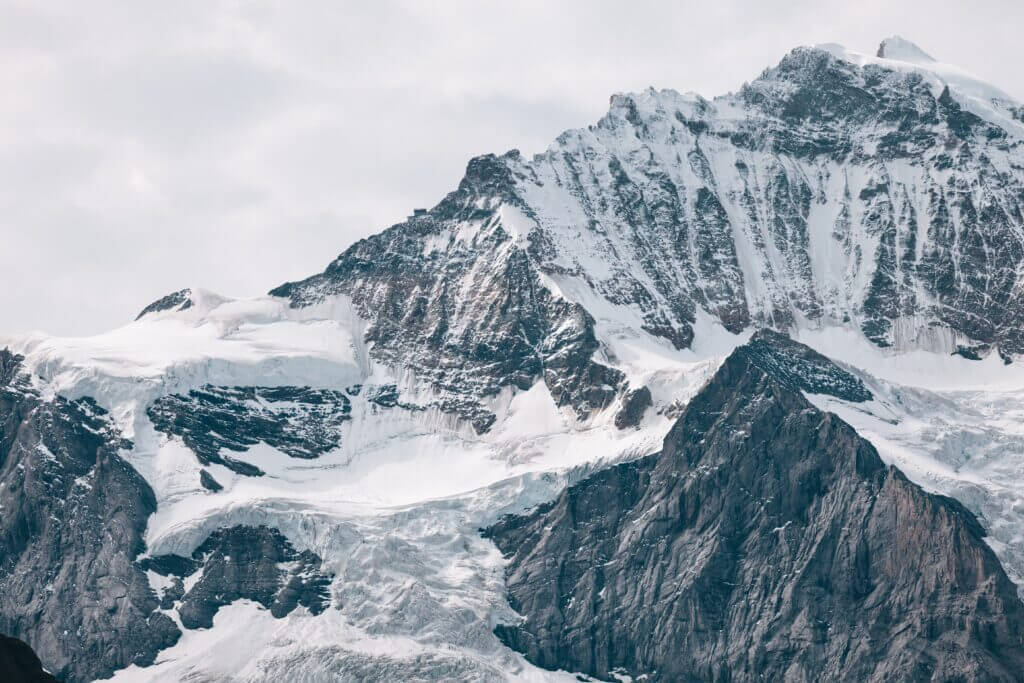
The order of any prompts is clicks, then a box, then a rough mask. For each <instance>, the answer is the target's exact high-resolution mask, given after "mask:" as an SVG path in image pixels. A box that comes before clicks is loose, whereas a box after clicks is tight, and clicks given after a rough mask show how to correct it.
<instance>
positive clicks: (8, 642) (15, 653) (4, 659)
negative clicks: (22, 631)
mask: <svg viewBox="0 0 1024 683" xmlns="http://www.w3.org/2000/svg"><path fill="white" fill-rule="evenodd" d="M0 681H5V682H6V683H57V679H56V678H54V677H53V676H51V675H50V674H48V673H46V672H45V671H43V665H42V663H41V662H40V661H39V657H37V656H36V653H35V652H33V651H32V648H30V647H29V646H28V644H27V643H24V642H22V641H20V640H18V639H17V638H9V637H7V636H5V635H2V634H0Z"/></svg>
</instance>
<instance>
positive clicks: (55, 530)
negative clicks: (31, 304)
mask: <svg viewBox="0 0 1024 683" xmlns="http://www.w3.org/2000/svg"><path fill="white" fill-rule="evenodd" d="M20 360H21V359H20V358H19V357H17V356H14V355H12V354H10V353H9V352H7V351H6V350H2V351H0V632H3V633H8V634H11V635H13V636H16V637H18V638H20V639H22V640H24V641H26V642H27V643H29V644H30V645H31V646H32V648H33V649H34V650H35V651H36V653H38V655H39V657H40V659H42V661H43V662H44V665H45V666H46V668H47V669H48V670H50V671H52V672H53V673H54V674H55V675H56V676H57V677H58V678H60V679H61V680H65V681H87V680H93V679H95V678H101V677H104V676H107V675H109V674H110V673H112V672H113V671H114V670H115V669H119V668H122V667H125V666H128V665H129V664H139V665H146V664H149V663H151V662H152V661H153V658H154V656H155V654H156V652H157V651H159V650H160V649H163V648H165V647H169V646H170V645H173V644H174V643H175V642H176V641H177V640H178V637H179V635H180V633H179V630H178V627H177V626H175V624H174V622H173V621H172V620H171V619H170V618H169V617H168V616H167V615H165V614H162V613H160V612H156V611H155V610H156V609H157V607H158V604H157V598H156V596H155V595H154V594H153V591H152V590H151V588H150V586H149V582H148V580H147V578H146V575H145V573H144V572H143V571H142V570H141V569H140V568H139V567H138V566H137V565H135V564H134V562H133V560H134V558H135V557H136V556H137V555H138V554H139V553H141V552H142V550H143V549H144V545H143V534H144V532H145V529H146V520H147V519H148V517H149V515H150V514H152V513H153V511H154V510H155V509H156V501H155V499H154V496H153V491H152V490H151V489H150V487H149V485H148V484H147V483H146V482H145V480H143V479H142V477H141V476H139V474H138V473H137V472H136V471H135V470H134V469H133V468H132V467H131V466H130V465H129V464H128V463H127V462H125V461H124V459H122V458H121V456H120V455H119V453H118V452H119V449H122V448H129V447H130V446H131V444H130V443H129V442H127V441H125V440H124V439H123V438H121V437H120V435H119V433H118V432H117V430H116V429H115V428H114V427H113V425H112V424H111V422H110V420H109V418H108V416H107V414H106V413H105V412H104V411H103V410H102V409H101V408H100V407H99V406H98V405H96V403H95V402H93V401H92V400H90V399H80V400H75V401H69V400H67V399H64V398H60V397H58V398H56V399H53V400H43V399H42V398H41V397H40V396H38V395H37V394H36V393H35V392H34V391H33V390H32V389H31V388H30V385H29V383H28V382H27V380H26V378H25V376H24V375H23V374H21V373H20V372H19V366H20Z"/></svg>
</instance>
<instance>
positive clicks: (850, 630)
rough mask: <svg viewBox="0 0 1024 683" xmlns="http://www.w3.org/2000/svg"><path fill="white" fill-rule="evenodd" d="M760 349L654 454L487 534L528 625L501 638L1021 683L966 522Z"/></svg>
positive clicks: (1007, 585) (705, 672) (1023, 618)
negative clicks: (815, 401) (501, 555)
mask: <svg viewBox="0 0 1024 683" xmlns="http://www.w3.org/2000/svg"><path fill="white" fill-rule="evenodd" d="M766 341H768V342H769V344H770V337H769V338H768V339H765V338H764V337H762V338H760V339H758V340H757V342H758V346H761V347H766V346H767V345H766V344H765V342H766ZM767 348H771V347H770V346H767ZM768 358H771V354H769V355H768ZM765 359H766V356H765V354H764V353H763V349H757V348H754V347H752V345H747V346H742V347H740V348H738V349H737V350H735V351H733V353H732V354H730V356H729V357H728V358H727V359H726V360H725V362H724V363H723V364H722V366H721V368H720V369H719V370H718V372H717V373H716V374H715V376H714V377H713V378H712V379H711V381H710V382H709V383H708V384H707V385H706V386H705V387H704V388H703V389H702V390H701V392H700V393H699V394H698V395H697V396H695V397H694V398H693V400H692V401H691V402H690V403H689V405H688V406H687V408H686V412H685V413H684V414H683V415H682V417H680V418H679V420H678V421H677V422H676V424H675V425H674V426H673V427H672V429H671V430H670V431H669V433H668V435H667V436H666V437H665V442H664V445H663V447H662V450H661V452H660V453H658V454H657V455H653V456H649V457H647V458H642V459H639V460H633V461H631V462H628V463H624V464H621V465H617V466H615V467H613V468H610V469H606V470H602V471H601V472H599V473H597V474H595V475H594V476H592V477H590V478H588V479H586V480H584V481H582V482H580V483H578V484H575V485H573V486H570V487H569V488H568V489H566V490H565V491H563V492H562V493H561V494H560V495H559V497H558V498H557V499H556V500H554V501H553V502H551V503H548V504H545V505H543V506H541V507H540V508H538V509H537V510H536V511H534V512H533V513H531V514H530V515H528V516H519V517H516V516H512V517H509V518H507V519H505V520H503V521H501V522H499V523H498V524H497V525H495V526H493V527H491V528H490V529H488V531H487V534H488V536H489V537H491V538H493V539H494V540H495V542H496V543H497V545H498V547H499V548H500V549H501V550H502V551H503V552H505V553H507V554H508V555H510V556H511V562H510V564H509V566H508V569H507V574H508V586H509V600H510V602H511V603H512V606H513V607H514V608H515V609H516V611H517V612H520V613H522V614H523V616H524V617H525V621H524V622H523V623H522V624H520V625H515V626H511V627H509V626H501V627H499V631H498V633H499V635H500V636H501V637H502V639H503V640H504V641H505V642H507V643H509V644H510V645H511V646H512V647H514V648H516V649H518V650H521V651H522V652H524V653H526V655H527V657H528V658H529V659H530V660H531V661H533V662H535V663H537V664H539V665H541V666H544V667H545V668H550V669H564V670H567V671H582V672H585V673H587V674H591V675H594V676H598V677H600V678H603V679H610V678H611V677H612V676H613V675H614V674H616V673H618V674H625V675H628V676H632V677H633V678H634V679H640V678H641V677H644V678H642V680H651V681H656V680H668V681H691V680H692V681H747V680H750V681H754V680H801V681H848V680H858V681H869V680H870V681H909V680H985V681H1014V680H1019V677H1020V675H1021V671H1024V604H1022V603H1021V601H1020V598H1019V597H1018V595H1017V590H1016V588H1015V587H1014V585H1013V584H1012V583H1011V582H1010V580H1009V579H1008V578H1007V577H1006V574H1005V573H1004V572H1003V570H1002V567H1001V566H1000V565H999V562H998V560H997V559H996V557H995V554H994V553H993V552H992V550H991V549H990V548H989V547H988V546H987V545H985V543H984V541H983V537H984V535H985V532H984V530H983V529H982V527H981V525H980V524H979V523H978V521H977V519H976V518H975V517H974V516H973V515H972V514H971V513H970V512H969V511H967V510H966V509H965V508H964V507H963V506H962V505H961V504H959V503H957V502H956V501H954V500H952V499H950V498H945V497H942V496H936V495H933V494H928V493H925V492H924V491H922V490H921V488H920V487H919V486H917V485H915V484H912V483H911V482H909V481H908V480H907V478H906V477H905V476H904V475H903V473H902V472H900V471H899V470H898V469H897V468H895V467H891V466H890V467H886V466H885V465H884V464H883V463H882V461H881V459H880V458H879V457H878V454H877V453H876V451H875V449H874V448H873V447H872V446H871V444H870V443H868V442H867V441H865V440H864V439H862V438H860V437H859V436H858V435H857V434H856V432H855V431H854V430H853V428H852V427H850V426H849V425H848V424H846V423H844V422H842V421H841V420H840V419H838V418H837V417H835V416H834V415H831V414H829V413H824V412H822V411H820V410H818V409H816V408H815V407H814V406H813V405H811V404H810V403H809V402H808V401H807V400H806V399H805V398H804V397H803V396H802V395H801V393H800V391H799V389H796V388H795V387H793V386H792V384H791V383H790V382H789V381H788V378H787V377H786V376H785V375H780V373H779V367H778V364H776V363H772V362H765ZM836 370H838V368H837V369H836Z"/></svg>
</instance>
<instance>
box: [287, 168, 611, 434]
mask: <svg viewBox="0 0 1024 683" xmlns="http://www.w3.org/2000/svg"><path fill="white" fill-rule="evenodd" d="M513 158H518V153H510V155H507V156H506V157H503V158H500V159H499V158H496V157H493V156H487V157H480V158H477V159H474V160H473V161H471V162H470V164H469V167H468V169H467V171H466V177H465V178H464V179H463V181H462V183H461V184H460V186H459V189H458V190H457V191H455V192H453V193H452V194H450V195H449V196H448V197H447V198H445V200H444V201H442V202H441V203H440V204H438V206H436V207H435V208H434V209H433V210H431V211H430V212H429V213H427V214H425V215H422V216H419V217H415V218H412V219H410V220H409V221H408V222H407V223H405V224H401V225H396V226H394V227H392V228H391V229H389V230H386V231H384V232H383V233H381V234H379V235H375V236H374V237H370V238H368V239H365V240H361V241H360V242H358V243H356V244H355V245H353V246H352V247H351V248H350V249H349V250H348V251H346V252H345V253H344V254H342V255H341V256H339V257H338V258H337V260H335V261H334V262H333V263H332V264H331V265H330V266H328V268H327V270H326V271H325V272H324V273H322V274H320V275H316V276H314V277H312V278H309V279H307V280H304V281H302V282H298V283H289V284H286V285H282V286H281V287H278V288H276V289H274V290H273V291H272V292H271V294H274V295H278V296H286V297H289V298H290V299H291V301H292V305H293V306H307V305H310V304H313V303H317V302H319V301H322V300H323V299H324V298H325V297H327V296H331V295H335V294H347V295H349V296H350V297H352V300H353V302H354V304H355V306H356V308H357V310H358V311H359V313H360V315H361V316H363V317H364V318H366V319H368V320H370V321H372V324H371V326H370V327H369V329H368V330H367V333H366V340H367V341H368V342H372V343H373V345H374V346H373V350H374V353H375V355H376V356H377V357H378V358H379V359H380V360H381V361H382V362H386V363H392V364H395V365H401V366H404V367H408V368H409V369H411V370H413V371H415V372H416V373H417V375H418V376H419V377H421V378H422V379H424V380H426V381H427V382H429V383H430V384H431V385H432V386H433V388H434V389H435V390H436V391H437V392H438V393H439V394H440V395H441V396H442V400H441V406H440V407H441V408H442V409H444V410H446V411H448V412H453V413H456V414H458V415H460V416H462V417H464V418H465V419H467V420H469V421H470V422H471V423H472V424H473V426H474V427H475V428H476V430H477V431H478V432H484V431H486V430H488V429H489V428H490V427H491V425H492V424H493V422H494V419H495V417H494V415H493V413H491V412H490V411H489V410H487V409H486V408H484V407H483V406H482V405H481V400H482V399H484V398H486V397H489V396H494V395H496V394H497V393H498V392H499V391H500V390H501V389H502V388H503V387H508V386H514V387H518V388H520V389H527V388H529V387H530V386H532V385H533V383H534V382H536V381H537V380H538V379H541V378H543V379H544V381H545V382H547V385H548V387H549V388H550V389H551V392H552V395H553V396H554V398H555V401H556V402H557V403H558V404H559V405H568V406H572V407H573V408H574V409H575V410H576V411H577V412H578V413H579V415H580V416H581V417H584V416H586V415H588V414H590V412H591V411H593V410H594V409H600V408H604V407H605V406H607V405H609V404H610V403H611V402H612V400H613V399H614V398H615V393H616V388H617V387H618V385H619V384H620V382H621V380H622V377H621V374H620V373H619V372H618V371H617V370H613V369H612V368H609V367H607V366H605V365H603V364H600V363H598V362H596V361H595V360H594V359H593V356H594V353H595V351H597V349H598V343H597V339H596V336H595V334H594V321H593V319H592V318H591V316H590V315H589V314H588V313H587V312H586V311H585V310H584V309H583V307H582V306H580V305H578V304H575V303H571V302H569V301H567V300H565V299H564V298H562V297H559V296H557V295H556V294H555V293H553V292H552V291H551V289H550V288H549V287H548V286H547V285H546V284H545V282H544V280H543V278H542V274H541V273H540V272H539V271H538V269H537V267H536V264H535V262H534V259H533V258H532V257H531V256H530V254H529V253H528V252H529V250H530V249H531V247H532V245H531V243H529V242H528V241H527V240H525V239H524V237H523V235H521V234H519V233H520V231H524V230H526V231H528V230H529V226H530V224H531V219H530V218H528V217H527V216H526V215H525V214H524V213H523V211H524V207H523V204H522V202H521V200H519V199H518V198H517V197H516V195H515V185H514V179H513V176H512V174H511V171H510V170H509V165H508V164H509V163H510V162H509V160H510V159H513Z"/></svg>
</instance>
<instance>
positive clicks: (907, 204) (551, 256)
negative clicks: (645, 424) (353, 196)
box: [271, 39, 1024, 431]
mask: <svg viewBox="0 0 1024 683" xmlns="http://www.w3.org/2000/svg"><path fill="white" fill-rule="evenodd" d="M880 54H883V55H885V56H886V57H888V56H889V55H902V56H901V57H898V58H900V59H904V58H906V59H909V60H910V61H911V62H913V63H914V64H915V65H918V66H921V68H927V66H928V63H930V62H931V61H933V60H931V58H930V57H928V56H927V55H926V54H924V53H923V52H921V51H920V50H919V49H918V48H916V46H913V45H912V44H910V43H907V42H906V41H902V40H900V39H890V40H889V41H886V43H884V44H883V46H882V47H881V48H880ZM854 61H855V60H852V59H850V58H848V56H846V55H844V54H843V53H839V52H837V51H835V50H830V49H827V48H798V49H796V50H794V51H792V52H791V53H790V54H789V55H787V56H786V57H785V58H784V59H783V60H782V61H781V62H780V63H779V64H778V66H776V67H774V68H771V69H768V70H766V71H765V72H764V73H762V74H761V75H760V77H758V78H757V79H755V80H754V81H752V82H751V83H750V84H749V85H747V86H745V87H744V88H743V89H742V90H741V91H740V92H738V93H735V94H731V95H726V96H723V97H719V98H716V99H715V100H705V99H703V98H701V97H698V96H691V95H680V94H679V93H676V92H674V91H668V90H665V91H660V92H656V91H654V90H648V91H646V92H643V93H639V94H634V95H616V96H614V97H613V98H612V101H611V108H610V111H609V112H608V114H607V115H606V116H605V117H604V118H602V119H601V120H600V121H599V122H598V123H597V125H595V126H591V127H589V128H587V129H581V130H572V131H568V132H566V133H564V134H563V135H562V136H560V137H559V138H558V140H557V141H556V142H555V144H553V145H552V146H551V147H550V148H549V149H548V150H547V151H546V152H545V153H544V154H541V155H537V156H535V157H534V158H532V159H525V158H523V157H522V156H520V154H519V153H518V152H515V151H513V152H510V153H508V154H505V155H503V156H483V157H478V158H476V159H474V160H472V161H471V162H470V163H469V166H468V168H467V171H466V176H465V178H464V179H463V181H462V183H461V184H460V186H459V188H458V190H457V191H455V192H453V193H452V194H450V195H449V196H448V197H447V198H445V199H444V200H443V201H442V202H441V203H440V204H438V205H437V206H436V207H434V208H433V209H431V210H430V211H429V212H426V213H425V214H422V215H418V216H415V217H413V218H411V219H409V220H408V221H407V222H405V223H402V224H399V225H395V226H393V227H392V228H391V229H389V230H387V231H385V232H383V233H381V234H379V235H376V236H374V237H370V238H368V239H366V240H362V241H360V242H359V243H357V244H355V245H354V246H352V247H351V248H350V249H348V250H347V251H346V252H345V253H343V254H342V255H341V256H339V257H338V258H337V259H336V260H335V261H334V262H333V263H332V264H331V265H330V266H329V267H328V268H327V269H326V270H325V271H324V272H323V273H322V274H320V275H316V276H314V277H312V278H309V279H307V280H305V281H302V282H297V283H289V284H286V285H282V286H281V287H278V288H277V289H275V290H273V291H272V292H271V293H272V294H276V295H280V296H286V297H289V298H290V299H291V303H292V305H293V306H296V307H304V306H309V305H311V304H314V303H317V302H320V301H322V300H324V298H325V297H327V296H330V295H333V294H339V293H343V294H347V295H348V296H350V297H351V298H352V301H353V302H354V305H355V307H356V309H357V310H358V312H359V314H360V315H361V316H363V317H364V318H366V319H367V320H369V321H370V326H369V329H368V331H367V335H366V336H367V340H368V341H371V342H373V347H372V348H373V353H374V355H375V356H376V357H377V358H378V359H380V360H381V361H383V362H386V363H393V364H396V365H400V366H403V367H406V368H409V369H411V370H413V371H415V372H416V373H417V375H418V376H421V377H423V378H426V379H427V380H428V381H429V382H430V383H431V384H432V385H433V386H434V387H435V388H436V389H437V390H438V391H439V392H440V393H441V394H442V395H443V396H445V397H446V399H445V401H444V404H445V406H444V407H445V408H446V409H448V410H450V411H453V412H456V413H458V414H460V415H462V416H463V417H466V418H467V419H470V420H472V422H473V424H474V425H475V426H476V428H477V430H478V431H484V430H486V429H488V428H489V426H490V425H491V423H492V422H493V419H494V418H493V415H491V414H490V413H489V411H487V409H485V408H483V407H482V406H481V405H480V399H482V398H485V397H488V396H492V395H494V394H496V393H498V391H500V389H501V388H502V387H506V386H516V387H520V388H523V387H527V386H529V385H531V384H532V383H533V382H535V381H538V380H540V379H543V380H544V381H545V382H547V384H548V386H549V387H551V388H552V391H553V393H554V394H555V397H556V400H557V401H558V402H559V404H561V405H571V406H573V407H574V408H575V410H576V411H577V413H578V414H579V415H580V416H581V417H583V416H586V415H588V414H590V413H591V412H592V411H593V410H594V409H595V408H600V407H604V406H606V405H609V404H610V403H611V402H612V400H613V399H614V398H615V397H616V395H617V394H621V392H622V391H624V390H625V385H624V383H623V381H622V378H621V377H620V376H619V374H618V373H617V371H615V370H613V369H610V368H609V367H608V365H609V364H610V360H609V358H608V357H607V355H606V354H605V353H604V351H603V350H602V349H601V348H600V346H599V344H598V342H597V341H596V335H595V331H594V330H595V319H594V316H599V315H601V313H600V312H601V311H603V310H605V309H606V308H607V306H609V305H610V306H614V307H625V308H628V309H630V311H631V315H635V316H639V319H640V321H641V322H640V326H641V327H642V328H643V329H644V330H646V331H648V332H650V333H651V334H653V335H656V336H659V337H662V338H664V339H665V340H667V341H668V342H670V343H671V344H673V345H674V346H676V347H677V348H685V347H688V346H689V345H690V344H691V342H692V340H693V337H694V334H695V325H696V324H697V322H696V321H697V319H698V313H699V312H700V311H703V312H705V313H707V314H709V315H710V316H711V317H712V318H713V319H716V320H718V321H719V322H721V323H722V324H723V325H724V326H725V327H726V328H727V329H729V330H731V331H734V332H737V331H740V330H742V329H745V328H747V327H749V326H751V325H755V326H758V327H772V328H775V329H780V330H788V329H792V328H793V327H799V326H808V327H816V326H819V325H846V326H851V327H855V328H857V329H859V330H860V331H862V332H863V334H864V335H866V336H867V337H868V338H869V339H870V340H871V341H872V342H874V343H875V344H877V345H879V346H883V347H896V348H900V349H908V348H916V347H923V348H927V349H930V350H937V351H942V352H945V353H952V352H954V351H955V350H956V349H957V348H958V346H965V347H971V348H975V349H984V352H985V353H987V352H988V350H989V349H994V350H998V352H1000V353H1001V354H1003V355H1004V356H1006V357H1009V356H1010V355H1012V354H1016V353H1020V352H1022V351H1024V297H1021V296H1019V291H1020V290H1021V289H1022V288H1024V275H1022V274H1021V273H1024V269H1021V268H1020V264H1021V263H1022V260H1024V213H1022V204H1024V202H1022V200H1021V197H1022V196H1024V148H1022V146H1021V142H1022V138H1024V127H1022V126H1020V125H1018V122H1017V112H1018V110H1019V108H1018V107H1017V105H1015V104H1014V103H1012V102H1009V101H1008V100H1003V99H999V98H997V97H993V98H991V99H990V101H989V102H987V103H986V104H985V106H986V107H989V108H990V110H991V111H990V114H991V115H988V116H985V117H983V116H980V115H979V114H978V113H976V112H975V111H973V110H969V109H968V108H966V107H967V105H965V104H964V102H965V101H966V100H965V98H964V97H961V96H959V95H958V94H957V92H956V91H955V90H952V91H951V90H950V88H949V87H943V86H942V83H941V81H938V80H936V79H935V78H933V77H931V76H929V75H928V73H927V72H924V71H913V70H908V69H896V68H894V67H893V65H892V64H891V63H888V64H887V63H886V62H885V61H881V62H877V63H866V64H864V65H859V64H857V63H854ZM869 61H870V60H869ZM971 106H974V105H971Z"/></svg>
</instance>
